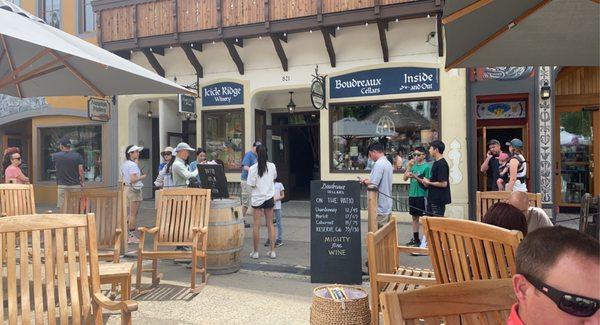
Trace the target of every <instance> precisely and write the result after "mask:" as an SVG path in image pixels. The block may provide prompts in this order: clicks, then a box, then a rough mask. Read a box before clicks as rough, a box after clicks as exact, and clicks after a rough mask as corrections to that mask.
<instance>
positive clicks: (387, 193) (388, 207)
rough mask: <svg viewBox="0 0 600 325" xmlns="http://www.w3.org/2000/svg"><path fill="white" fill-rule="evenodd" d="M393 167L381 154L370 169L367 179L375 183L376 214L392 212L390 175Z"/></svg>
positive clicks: (392, 172)
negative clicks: (376, 197) (376, 189)
mask: <svg viewBox="0 0 600 325" xmlns="http://www.w3.org/2000/svg"><path fill="white" fill-rule="evenodd" d="M393 174H394V167H392V164H391V163H390V161H389V160H387V158H386V157H385V156H381V157H380V158H379V159H377V161H376V162H375V164H373V169H371V175H370V176H369V180H370V181H371V184H374V185H377V188H378V189H379V197H378V199H377V214H381V215H389V214H391V213H392V205H393V200H392V181H393V180H392V175H393Z"/></svg>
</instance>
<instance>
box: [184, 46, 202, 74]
mask: <svg viewBox="0 0 600 325" xmlns="http://www.w3.org/2000/svg"><path fill="white" fill-rule="evenodd" d="M181 49H182V50H183V53H185V56H186V57H187V59H188V61H190V63H191V64H192V67H194V70H196V75H197V76H198V77H199V78H204V70H203V69H202V65H201V64H200V61H198V58H197V57H196V55H195V54H194V51H193V50H192V47H191V45H190V44H181Z"/></svg>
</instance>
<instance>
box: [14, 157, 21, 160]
mask: <svg viewBox="0 0 600 325" xmlns="http://www.w3.org/2000/svg"><path fill="white" fill-rule="evenodd" d="M12 159H16V160H21V157H13V158H12Z"/></svg>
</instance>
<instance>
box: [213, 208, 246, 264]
mask: <svg viewBox="0 0 600 325" xmlns="http://www.w3.org/2000/svg"><path fill="white" fill-rule="evenodd" d="M243 246H244V221H243V216H242V206H241V204H240V201H239V200H232V199H220V200H212V201H211V203H210V219H209V222H208V242H207V251H206V269H207V270H208V272H209V273H211V274H229V273H235V272H237V271H238V270H239V269H240V267H241V254H242V248H243Z"/></svg>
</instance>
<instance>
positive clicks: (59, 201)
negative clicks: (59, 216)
mask: <svg viewBox="0 0 600 325" xmlns="http://www.w3.org/2000/svg"><path fill="white" fill-rule="evenodd" d="M73 190H81V185H58V191H57V196H56V207H58V208H59V209H61V210H62V206H63V204H65V195H66V193H67V192H71V191H73Z"/></svg>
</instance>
